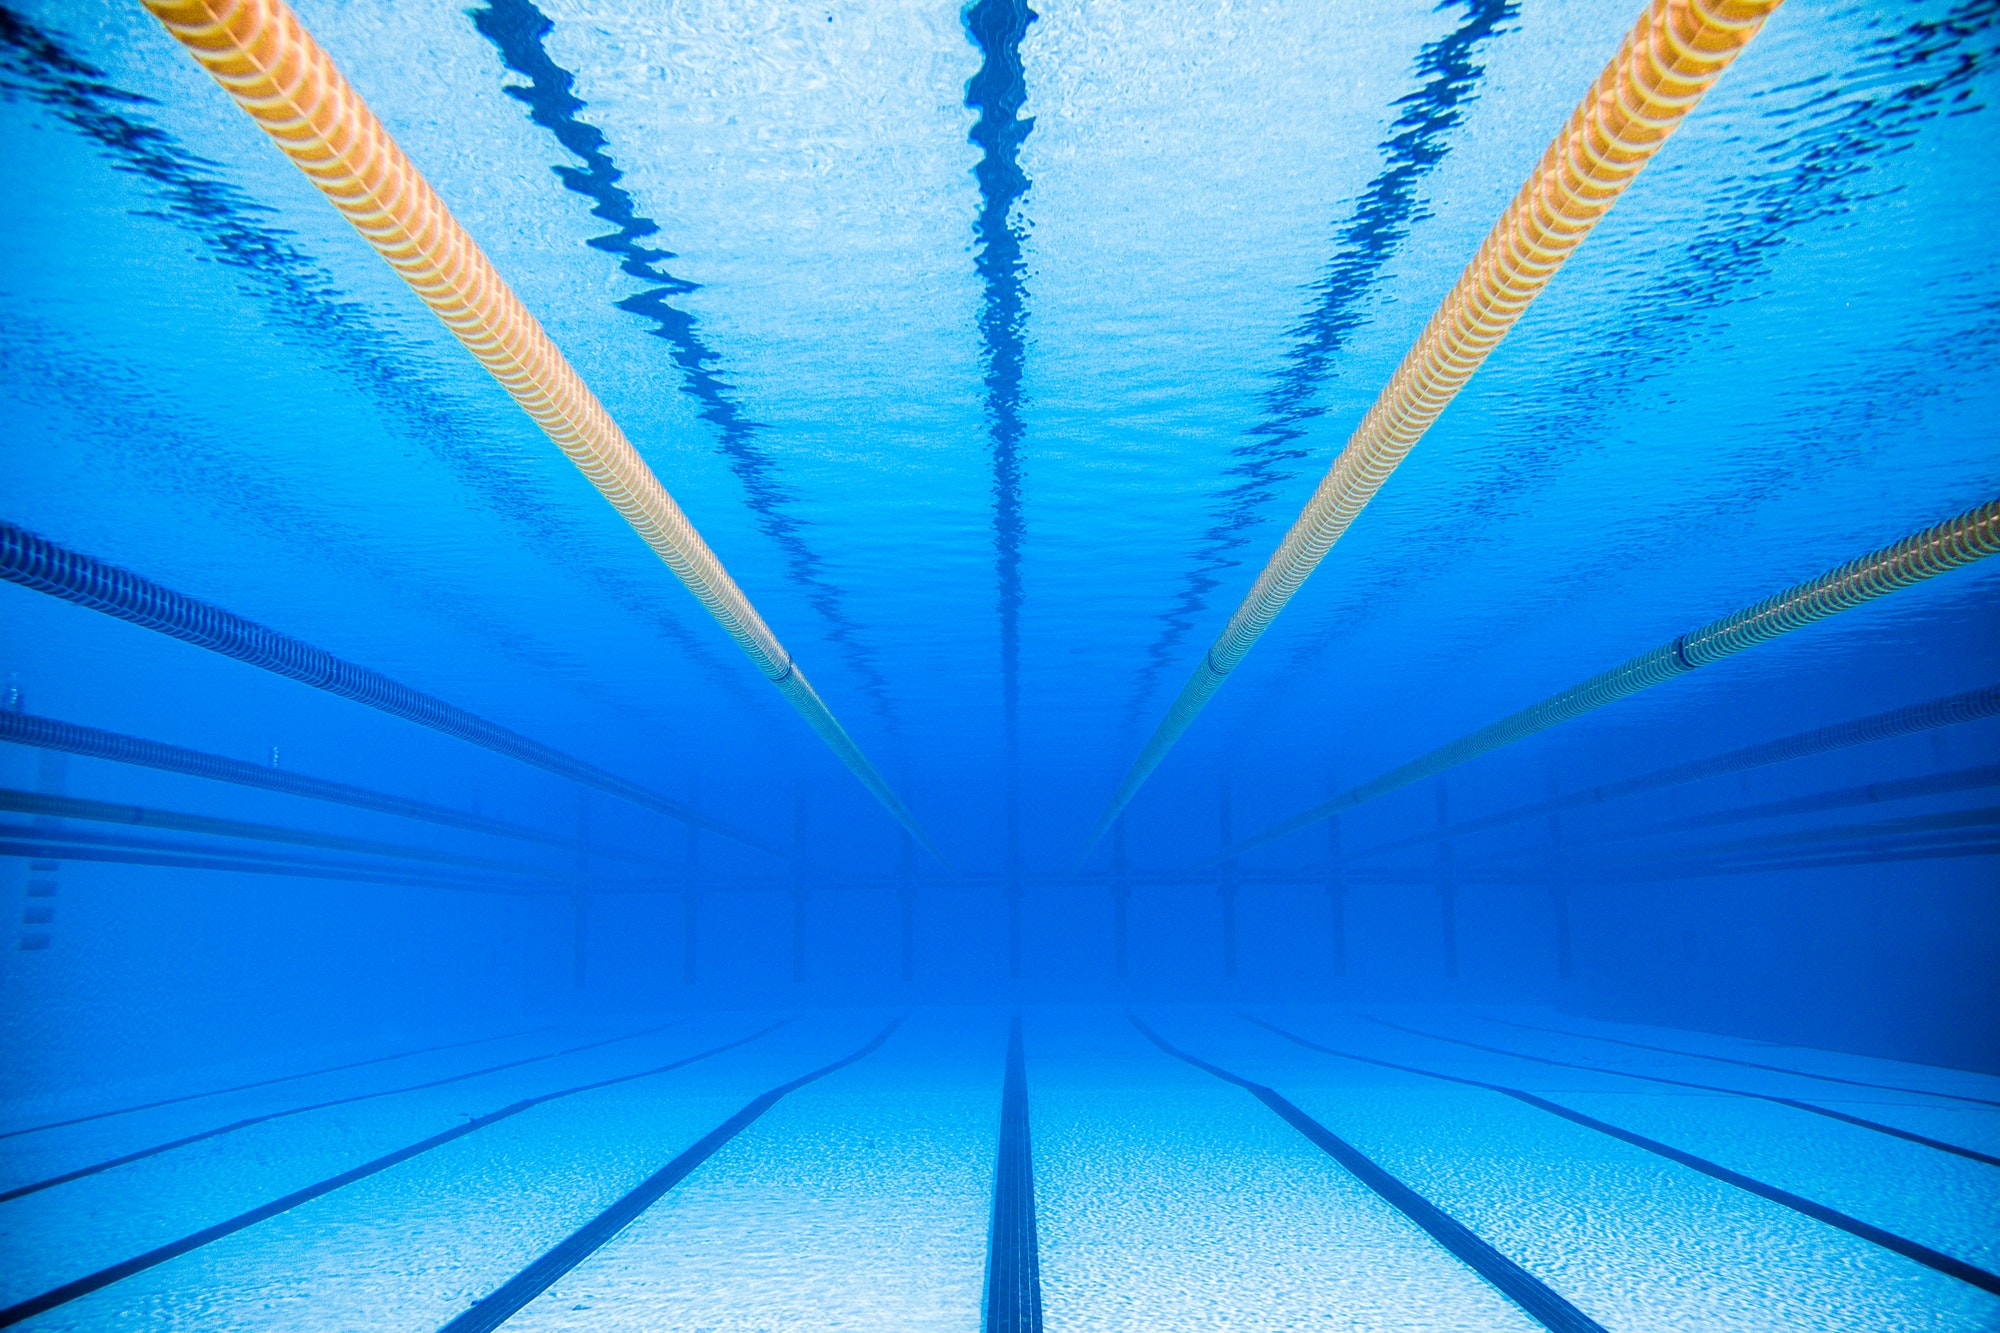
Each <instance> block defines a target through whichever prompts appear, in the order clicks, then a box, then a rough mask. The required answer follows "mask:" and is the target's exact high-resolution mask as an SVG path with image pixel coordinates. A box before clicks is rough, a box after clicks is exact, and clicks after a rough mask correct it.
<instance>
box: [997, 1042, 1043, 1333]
mask: <svg viewBox="0 0 2000 1333" xmlns="http://www.w3.org/2000/svg"><path fill="white" fill-rule="evenodd" d="M984 1333H1042V1258H1041V1244H1040V1241H1039V1240H1038V1238H1037V1236H1036V1233H1035V1158H1034V1153H1033V1150H1032V1147H1031V1144H1030V1140H1029V1136H1028V1066H1027V1059H1026V1056H1025V1055H1024V1053H1023V1051H1022V1047H1021V1020H1020V1018H1019V1016H1016V1017H1015V1019H1014V1021H1013V1022H1012V1023H1011V1024H1009V1025H1008V1028H1007V1080H1006V1083H1005V1085H1004V1086H1003V1087H1002V1089H1001V1093H1000V1161H999V1166H998V1168H997V1169H996V1170H995V1171H994V1173H993V1227H992V1230H991V1231H989V1232H988V1233H987V1238H986V1323H985V1326H984Z"/></svg>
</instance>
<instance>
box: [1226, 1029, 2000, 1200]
mask: <svg viewBox="0 0 2000 1333" xmlns="http://www.w3.org/2000/svg"><path fill="white" fill-rule="evenodd" d="M1243 1017H1245V1018H1249V1019H1250V1021H1251V1022H1252V1023H1256V1024H1257V1025H1258V1026H1259V1027H1270V1026H1271V1025H1270V1024H1268V1023H1265V1022H1264V1021H1263V1020H1262V1019H1257V1018H1250V1015H1248V1014H1244V1015H1243ZM1355 1017H1357V1018H1362V1019H1366V1020H1367V1021H1368V1022H1370V1023H1375V1024H1379V1025H1380V1026H1382V1027H1385V1028H1394V1029H1395V1030H1396V1031H1398V1032H1407V1033H1409V1034H1410V1035H1411V1036H1413V1037H1425V1038H1428V1039H1429V1040H1431V1041H1448V1042H1450V1043H1451V1044H1452V1045H1454V1046H1465V1047H1469V1048H1471V1049H1472V1050H1475V1051H1485V1052H1487V1053H1489V1054H1491V1055H1504V1056H1507V1057H1508V1058H1510V1059H1514V1060H1532V1061H1534V1062H1535V1063H1536V1064H1538V1065H1554V1066H1556V1067H1557V1068H1559V1069H1581V1070H1583V1071H1585V1072H1586V1073H1591V1074H1608V1075H1610V1076H1612V1077H1613V1078H1636V1079H1641V1080H1643V1081H1645V1082H1647V1083H1661V1084H1665V1085H1666V1086H1667V1087H1670V1088H1692V1089H1694V1090H1695V1091H1697V1092H1719V1093H1722V1094H1724V1095H1725V1096H1729V1097H1750V1098H1754V1099H1755V1100H1757V1101H1760V1102H1774V1103H1776V1104H1777V1105H1779V1106H1789V1107H1792V1108H1794V1109H1795V1110H1800V1111H1810V1112H1811V1113H1812V1114H1814V1115H1821V1116H1825V1117H1826V1118H1827V1119H1829V1120H1838V1121H1840V1122H1841V1123H1842V1124H1847V1125H1857V1126H1859V1127H1860V1128H1862V1129H1872V1130H1874V1131H1875V1132H1876V1133H1877V1134H1887V1135H1889V1136H1890V1137H1891V1138H1897V1139H1905V1140H1907V1141H1909V1142H1911V1143H1917V1144H1921V1145H1923V1146H1924V1147H1926V1148H1935V1149H1936V1150H1937V1151H1939V1152H1948V1153H1952V1154H1954V1155H1955V1156H1959V1157H1965V1158H1970V1159H1971V1160H1972V1161H1975V1162H1984V1163H1986V1165H1988V1166H2000V1157H1995V1156H1993V1155H1992V1154H1991V1153H1983V1152H1980V1151H1979V1150H1978V1149H1977V1148H1966V1147H1962V1146H1960V1145H1959V1144H1956V1143H1946V1142H1945V1141H1944V1140H1943V1139H1934V1138H1931V1137H1929V1136H1927V1135H1924V1134H1918V1133H1915V1132H1914V1131H1912V1130H1907V1129H1898V1128H1897V1127H1896V1126H1894V1125H1885V1124H1883V1123H1882V1122H1881V1121H1879V1120H1868V1119H1865V1118H1863V1117H1861V1116H1858V1115H1849V1114H1848V1113H1847V1112H1845V1111H1836V1110H1834V1109H1833V1108H1832V1107H1829V1106H1816V1105H1814V1104H1813V1103H1811V1102H1802V1101H1799V1100H1797V1099H1796V1098H1792V1097H1780V1096H1777V1095H1776V1094H1774V1093H1769V1092H1746V1091H1745V1090H1743V1089H1742V1088H1720V1087H1717V1086H1716V1085H1714V1084H1713V1083H1690V1082H1688V1081H1687V1080H1686V1079H1678V1078H1666V1077H1664V1076H1662V1075H1659V1074H1638V1073H1634V1072H1632V1071H1631V1070H1628V1069H1606V1068H1605V1067H1604V1066H1602V1065H1587V1064H1581V1063H1579V1062H1577V1061H1575V1060H1557V1059H1555V1058H1553V1057H1551V1056H1546V1055H1529V1054H1527V1053H1526V1052H1524V1051H1510V1050H1508V1049H1506V1048H1505V1047H1502V1046H1486V1045H1483V1044H1481V1043H1480V1042H1476V1041H1467V1040H1466V1039H1465V1038H1463V1037H1447V1036H1445V1035H1444V1034H1443V1033H1442V1032H1426V1031H1424V1030H1423V1029H1422V1028H1407V1027H1404V1026H1403V1025H1402V1024H1401V1023H1391V1022H1390V1021H1389V1020H1388V1019H1386V1018H1376V1017H1374V1016H1373V1015H1370V1014H1356V1015H1355ZM1272 1031H1277V1029H1275V1028H1273V1029H1272ZM1280 1035H1281V1036H1282V1035H1285V1034H1282V1033H1280Z"/></svg>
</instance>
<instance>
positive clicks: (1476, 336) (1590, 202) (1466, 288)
mask: <svg viewBox="0 0 2000 1333" xmlns="http://www.w3.org/2000/svg"><path fill="white" fill-rule="evenodd" d="M1779 3H1780V0H1653V3H1652V4H1651V5H1650V6H1648V7H1647V10H1646V12H1645V13H1644V14H1643V15H1641V16H1640V18H1639V22H1638V23H1637V25H1635V26H1634V27H1633V29H1632V31H1631V32H1630V33H1628V34H1627V35H1626V38H1625V42H1624V45H1623V46H1621V47H1620V48H1619V51H1618V54H1617V56H1616V57H1615V58H1614V59H1613V60H1612V61H1611V63H1610V64H1609V65H1607V66H1605V68H1604V71H1603V73H1601V74H1599V75H1598V76H1597V81H1596V82H1595V83H1593V84H1592V85H1591V86H1590V91H1589V92H1588V93H1586V94H1585V95H1584V98H1583V101H1582V102H1581V103H1580V104H1578V106H1577V108H1576V110H1575V111H1573V112H1571V113H1570V117H1569V120H1568V121H1567V122H1566V123H1565V124H1564V125H1563V128H1562V132H1561V133H1559V134H1557V135H1556V137H1555V141H1554V142H1553V143H1551V144H1550V145H1549V147H1548V151H1547V152H1545V153H1544V154H1543V155H1542V160H1541V162H1540V163H1539V164H1538V165H1537V166H1536V168H1535V170H1534V173H1533V174H1532V175H1530V176H1529V177H1528V180H1527V183H1526V184H1525V185H1523V186H1522V187H1521V190H1520V193H1519V194H1517V195H1515V196H1514V202H1513V203H1512V204H1510V205H1509V206H1508V208H1507V211H1506V212H1504V213H1502V214H1501V215H1500V220H1499V221H1498V222H1496V223H1495V224H1494V226H1493V230H1492V231H1491V232H1489V233H1488V234H1487V237H1486V240H1485V243H1484V244H1482V245H1481V246H1480V247H1479V251H1478V253H1477V254H1475V255H1474V256H1473V258H1472V262H1471V263H1469V264H1467V265H1466V267H1465V272H1464V273H1463V274H1462V275H1461V276H1460V277H1459V280H1458V283H1457V285H1456V286H1454V287H1453V288H1452V289H1451V292H1450V294H1449V295H1447V296H1446V297H1445V299H1444V303H1443V304H1442V305H1440V306H1439V307H1438V309H1437V312H1436V313H1435V314H1433V315H1432V316H1431V319H1430V323H1429V324H1427V325H1426V326H1425V327H1424V331H1423V334H1422V336H1421V337H1419V338H1418V339H1417V342H1416V345H1415V346H1413V347H1412V348H1411V349H1410V351H1409V353H1408V354H1407V355H1406V356H1404V358H1403V361H1402V364H1401V365H1400V366H1398V367H1397V369H1396V373H1395V375H1394V376H1393V377H1391V379H1390V380H1389V383H1388V385H1387V387H1385V388H1384V389H1383V390H1382V392H1381V394H1380V396H1378V397H1377V398H1376V400H1375V404H1374V406H1372V407H1370V408H1369V409H1368V414H1367V415H1366V416H1364V417H1363V418H1362V419H1361V424H1360V426H1359V427H1357V428H1356V429H1355V431H1354V434H1353V435H1352V436H1351V437H1350V438H1349V439H1348V441H1347V447H1346V448H1344V449H1343V450H1341V452H1340V455H1339V457H1337V458H1335V459H1334V461H1333V466H1332V467H1331V468H1329V469H1328V470H1327V474H1326V476H1325V478H1324V479H1323V480H1322V481H1321V482H1320V484H1319V488H1318V489H1317V490H1315V491H1314V492H1313V496H1312V499H1311V500H1310V501H1309V502H1308V503H1307V504H1306V507H1305V511H1304V512H1303V513H1301V514H1300V515H1299V517H1298V520H1297V521H1296V522H1295V523H1293V524H1292V528H1291V531H1290V532H1288V533H1286V534H1285V540H1284V542H1283V543H1282V544H1280V545H1279V547H1278V549H1277V551H1276V553H1274V554H1273V555H1272V556H1271V559H1270V562H1269V563H1268V564H1266V565H1265V566H1264V571H1263V573H1262V574H1260V575H1258V577H1257V582H1256V584H1255V585H1254V586H1252V588H1251V589H1250V592H1249V595H1247V596H1246V597H1244V599H1243V602H1242V604H1241V605H1240V606H1238V607H1237V608H1236V612H1235V614H1234V615H1232V616H1231V617H1230V618H1229V623H1228V625H1227V626H1226V627H1224V629H1223V631H1222V634H1221V636H1220V637H1219V638H1217V639H1216V641H1215V643H1214V645H1213V646H1212V647H1211V648H1210V649H1209V650H1208V652H1207V654H1206V655H1205V656H1204V657H1203V658H1202V661H1201V663H1200V665H1198V666H1197V667H1196V668H1195V671H1194V675H1193V676H1192V677H1191V678H1190V679H1189V681H1188V683H1187V685H1186V686H1185V687H1184V688H1183V689H1182V690H1181V693H1180V696H1179V697H1178V698H1177V699H1175V700H1174V704H1173V707H1172V708H1170V709H1168V710H1167V715H1166V717H1165V718H1163V719H1162V720H1161V722H1160V725H1159V727H1158V728H1157V729H1156V730H1155V731H1154V732H1153V735H1152V738H1151V739H1150V740H1149V741H1147V742H1146V748H1145V749H1144V750H1143V751H1141V752H1140V755H1139V757H1138V758H1137V759H1136V760H1134V761H1133V763H1132V767H1131V768H1130V769H1129V770H1128V771H1127V772H1126V774H1125V777H1124V780H1123V781H1122V782H1120V783H1119V785H1118V790H1117V791H1116V792H1115V793H1114V794H1113V795H1112V798H1111V802H1110V804H1109V805H1107V806H1106V807H1105V809H1104V813H1103V814H1102V815H1101V816H1100V817H1099V818H1098V821H1097V825H1096V827H1095V828H1094V829H1092V831H1091V834H1090V842H1089V843H1088V844H1087V845H1086V846H1085V848H1084V857H1085V858H1087V857H1088V856H1089V855H1090V850H1091V848H1092V847H1095V846H1096V845H1097V842H1098V840H1099V839H1100V838H1102V837H1103V836H1104V833H1105V830H1107V829H1109V828H1110V827H1111V825H1112V823H1113V821H1115V820H1116V819H1117V818H1118V815H1119V812H1120V811H1122V810H1124V808H1125V806H1126V805H1127V804H1128V803H1129V802H1130V801H1131V800H1132V798H1133V796H1135V795H1136V794H1137V793H1138V791H1139V788H1140V787H1141V786H1142V785H1143V784H1144V783H1145V781H1146V779H1147V778H1148V777H1149V776H1150V775H1151V774H1152V772H1153V770H1154V769H1155V768H1156V767H1158V766H1159V763H1160V761H1161V760H1162V759H1163V758H1165V757H1166V754H1167V751H1168V750H1170V749H1172V748H1173V745H1174V743H1175V742H1176V741H1178V740H1179V739H1180V737H1181V735H1182V733H1184V732H1185V731H1186V730H1187V729H1188V726H1189V725H1190V724H1191V723H1192V722H1193V721H1194V719H1195V717H1196V715H1197V714H1199V713H1200V712H1201V710H1202V708H1203V707H1204V706H1206V705H1207V703H1208V701H1209V699H1210V698H1212V697H1213V696H1214V694H1215V692H1216V690H1218V689H1219V688H1221V686H1222V682H1223V680H1224V679H1225V678H1227V676H1228V675H1229V673H1230V672H1231V671H1232V670H1234V669H1235V667H1236V666H1237V664H1238V663H1240V662H1241V661H1242V660H1243V658H1244V657H1245V655H1247V654H1248V653H1249V651H1250V649H1251V647H1252V646H1253V645H1254V644H1255V643H1256V642H1257V639H1258V637H1259V636H1260V635H1262V634H1263V633H1264V631H1265V630H1266V629H1268V628H1270V625H1271V622H1272V621H1274V620H1276V619H1277V618H1278V613H1279V612H1280V611H1282V610H1284V608H1285V604H1286V603H1287V602H1289V601H1290V600H1291V598H1292V595H1293V594H1294V593H1296V592H1297V591H1298V590H1299V588H1300V586H1301V585H1303V584H1304V583H1305V581H1306V578H1307V577H1308V576H1309V575H1310V574H1311V573H1312V572H1313V570H1314V569H1316V568H1317V567H1318V566H1319V562H1320V561H1321V559H1323V558H1324V557H1325V555H1326V553H1327V551H1328V550H1330V549H1331V548H1332V546H1333V544H1334V543H1335V542H1336V541H1338V540H1339V539H1340V536H1341V534H1342V533H1344V532H1346V531H1347V528H1348V525H1349V524H1351V523H1352V522H1353V521H1354V519H1355V517H1356V516H1357V515H1359V514H1360V512H1361V510H1362V509H1363V508H1364V507H1366V505H1367V504H1368V502H1369V501H1370V500H1372V499H1374V497H1375V493H1376V492H1377V491H1379V490H1380V489H1381V488H1382V484H1383V483H1384V482H1386V481H1387V480H1388V479H1389V474H1390V473H1392V472H1394V471H1395V470H1396V466H1397V465H1398V464H1399V463H1401V462H1402V461H1403V457H1404V455H1406V454H1408V453H1409V451H1410V449H1411V448H1412V447H1413V446H1414V445H1415V444H1416V442H1417V441H1418V440H1419V439H1421V438H1422V437H1423V434H1424V432H1425V431H1427V430H1429V429H1430V427H1431V423H1432V422H1434V421H1436V420H1437V418H1438V415H1439V414H1440V413H1442V412H1443V411H1444V409H1445V407H1446V405H1448V404H1449V403H1450V402H1451V400H1452V399H1453V397H1455V396H1456V395H1457V393H1458V391H1459V390H1460V389H1461V388H1462V387H1464V385H1465V382H1466V381H1467V380H1468V379H1470V378H1471V377H1472V373H1473V372H1474V371H1475V370H1477V369H1479V367H1480V364H1481V363H1482V362H1484V361H1485V360H1486V357H1487V355H1488V354H1489V353H1491V352H1492V350H1493V349H1494V347H1496V346H1497V345H1498V344H1499V342H1500V340H1501V339H1502V338H1504V337H1505V336H1506V335H1507V331H1508V330H1509V329H1511V328H1513V327H1514V322H1515V321H1516V320H1518V319H1519V318H1520V317H1521V315H1522V312H1524V311H1525V310H1526V309H1527V308H1528V306H1529V304H1530V303H1531V302H1532V301H1533V300H1534V299H1535V297H1536V296H1538V295H1540V294H1541V290H1542V288H1543V287H1545V286H1547V285H1548V282H1549V279H1551V278H1553V277H1554V276H1555V274H1556V270H1557V269H1559V268H1561V267H1562V265H1563V261H1565V260H1566V259H1568V258H1569V257H1570V255H1571V254H1572V253H1573V252H1574V251H1575V250H1576V248H1577V246H1579V245H1581V244H1582V243H1583V239H1584V238H1585V237H1586V236H1588V235H1589V234H1590V232H1591V229H1592V228H1593V227H1595V226H1596V225H1597V223H1598V221H1599V220H1600V219H1601V218H1603V216H1604V215H1605V213H1606V212H1608V211H1609V210H1610V208H1611V205H1612V204H1614V203H1616V202H1617V200H1618V197H1619V195H1620V194H1622V193H1623V192H1624V190H1625V187H1626V186H1628V185H1630V184H1631V183H1632V181H1633V180H1634V179H1635V178H1636V177H1637V176H1638V174H1639V172H1640V170H1641V169H1643V168H1644V167H1645V165H1646V163H1647V162H1648V161H1650V160H1651V159H1652V156H1653V154H1654V153H1656V152H1657V151H1659V148H1660V145H1662V144H1664V143H1665V142H1666V141H1667V138H1668V136H1670V135H1671V134H1672V133H1673V132H1674V130H1675V129H1676V128H1677V127H1678V126H1679V125H1680V123H1681V121H1682V120H1683V119H1684V118H1685V117H1686V116H1687V114H1688V112H1690V111H1692V110H1693V109H1694V108H1695V106H1696V104H1698V103H1699V102H1700V101H1701V99H1702V96H1703V94H1705V93H1706V92H1707V91H1708V90H1709V88H1710V87H1711V86H1712V85H1713V84H1714V83H1715V80H1716V79H1717V78H1718V77H1719V76H1720V75H1721V73H1722V71H1723V70H1725V69H1727V68H1728V67H1729V64H1730V62H1731V61H1733V60H1734V59H1735V58H1736V56H1737V55H1738V54H1739V53H1740V52H1741V51H1742V50H1743V48H1744V47H1745V46H1747V45H1748V44H1749V42H1750V39H1751V38H1752V37H1755V36H1756V35H1757V32H1758V30H1759V29H1761V28H1762V27H1763V25H1764V20H1765V19H1767V18H1769V17H1770V15H1771V14H1772V12H1773V11H1775V10H1776V9H1777V8H1778V5H1779ZM1079 865H1081V862H1079Z"/></svg>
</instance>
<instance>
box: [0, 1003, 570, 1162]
mask: <svg viewBox="0 0 2000 1333" xmlns="http://www.w3.org/2000/svg"><path fill="white" fill-rule="evenodd" d="M547 1031H548V1029H547V1028H545V1027H542V1028H527V1029H524V1030H523V1031H520V1032H503V1033H501V1034H499V1035H498V1036H494V1037H474V1038H472V1039H471V1040H469V1041H453V1042H446V1043H445V1044H444V1045H442V1046H424V1047H420V1048H418V1049H417V1050H414V1051H397V1052H396V1053H395V1054H394V1055H377V1056H372V1057H370V1058H369V1059H366V1060H355V1061H353V1062H351V1063H349V1064H344V1065H328V1066H327V1067H326V1068H324V1069H308V1070H306V1071H304V1072H303V1073H299V1074H280V1075H279V1076H278V1077H276V1078H263V1079H258V1080H257V1081H256V1082H255V1083H238V1084H236V1085H235V1086H233V1087H228V1088H210V1089H209V1090H208V1091H207V1092H190V1093H185V1094H183V1095H181V1096H179V1097H163V1098H161V1099H160V1100H159V1101H156V1102H141V1103H140V1104H139V1105H137V1106H121V1107H118V1108H117V1109H116V1110H112V1111H95V1112H92V1113H91V1114H90V1115H80V1116H74V1117H72V1118H70V1119H68V1120H51V1121H49V1123H47V1124H46V1125H30V1126H28V1127H27V1128H26V1129H10V1130H8V1131H7V1132H6V1133H4V1134H0V1139H11V1138H14V1137H16V1136H18V1135H21V1134H39V1133H41V1132H42V1131H43V1130H45V1129H65V1128H67V1127H68V1126H70V1125H87V1124H89V1123H90V1122H91V1121H93V1120H106V1119H109V1118H110V1117H112V1116H114V1115H131V1114H132V1113H133V1112H134V1111H153V1110H157V1109H159V1108H160V1107H162V1106H178V1105H180V1104H181V1103H182V1102H195V1101H200V1100H201V1099H202V1098H203V1097H220V1096H222V1095H224V1094H225V1093H231V1092H248V1091H250V1090H251V1089H252V1088H269V1087H275V1086H276V1085H277V1084H280V1083H295V1082H297V1081H298V1080H300V1079H302V1078H317V1077H319V1076H320V1075H321V1074H339V1073H343V1072H345V1071H347V1070H349V1069H365V1068H367V1067H368V1066H369V1065H381V1064H387V1063H389V1061H391V1060H407V1059H409V1058H410V1057H411V1056H415V1055H435V1054H437V1053H438V1052H439V1051H456V1050H461V1049H463V1048H464V1047H467V1046H481V1045H484V1044H485V1043H487V1042H490V1041H511V1040H513V1039H514V1038H515V1037H532V1036H534V1035H535V1034H536V1033H538V1032H547Z"/></svg>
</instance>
